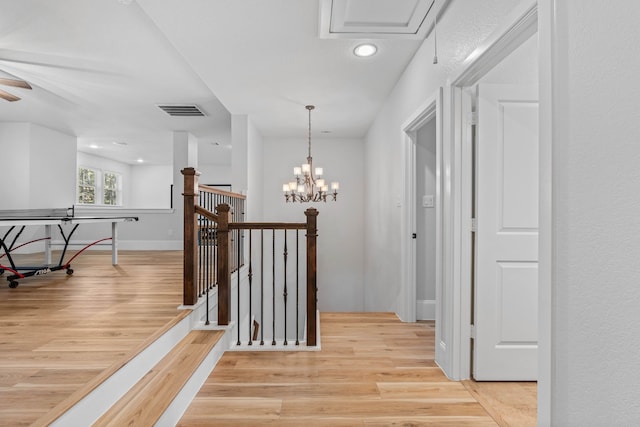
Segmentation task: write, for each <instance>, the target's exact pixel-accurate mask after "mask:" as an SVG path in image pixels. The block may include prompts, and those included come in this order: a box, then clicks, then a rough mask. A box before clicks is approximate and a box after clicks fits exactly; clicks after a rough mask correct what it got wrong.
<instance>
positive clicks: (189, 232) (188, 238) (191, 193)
mask: <svg viewBox="0 0 640 427" xmlns="http://www.w3.org/2000/svg"><path fill="white" fill-rule="evenodd" d="M181 172H182V175H184V193H182V195H183V196H184V253H183V263H184V264H183V273H182V274H183V286H184V291H183V298H182V303H183V304H184V305H194V304H195V303H196V302H198V290H197V289H196V287H197V286H198V217H197V215H196V204H198V199H197V197H199V191H198V176H199V175H200V172H198V171H196V170H195V169H194V168H184V169H182V171H181Z"/></svg>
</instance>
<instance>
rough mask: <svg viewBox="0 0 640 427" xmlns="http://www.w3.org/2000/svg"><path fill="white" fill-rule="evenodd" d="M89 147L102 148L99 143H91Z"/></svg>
mask: <svg viewBox="0 0 640 427" xmlns="http://www.w3.org/2000/svg"><path fill="white" fill-rule="evenodd" d="M89 148H93V149H94V150H95V149H96V148H100V147H99V146H98V145H97V144H91V145H89Z"/></svg>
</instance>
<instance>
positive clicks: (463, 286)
mask: <svg viewBox="0 0 640 427" xmlns="http://www.w3.org/2000/svg"><path fill="white" fill-rule="evenodd" d="M537 31H538V2H537V1H536V0H525V1H523V2H521V3H520V4H519V5H518V6H516V7H515V8H514V10H513V11H512V12H511V13H510V14H509V16H508V17H507V18H506V19H505V20H504V21H503V23H502V25H499V26H498V27H497V28H496V30H495V31H494V32H493V33H492V34H491V35H490V36H489V37H488V38H487V39H486V40H485V41H484V42H483V43H482V44H481V45H480V46H479V47H478V48H477V49H476V50H475V51H474V52H472V53H471V55H469V57H468V58H467V60H466V61H465V62H464V63H463V65H462V67H461V70H460V72H458V73H457V75H456V77H455V78H452V79H451V80H450V85H449V86H448V87H447V90H448V96H449V98H450V100H451V103H450V107H451V108H450V112H449V113H450V120H449V125H450V126H451V128H450V129H448V131H449V132H450V144H451V146H452V147H451V151H452V158H451V160H450V162H451V164H450V165H449V167H450V168H451V170H452V172H451V175H452V176H451V186H452V189H451V192H452V199H453V200H452V205H453V216H452V217H451V218H452V220H453V230H452V236H451V237H452V239H453V242H454V243H453V260H452V261H453V264H452V270H453V271H452V298H451V300H450V301H446V302H445V304H446V309H447V310H448V311H450V312H452V313H453V316H452V318H453V323H452V325H451V329H452V331H451V337H452V340H451V341H449V342H450V343H451V347H452V349H453V350H452V351H451V352H450V354H449V357H450V359H449V360H447V361H446V362H445V363H444V364H445V365H448V366H449V367H450V369H449V370H448V372H446V374H447V376H449V377H450V378H451V379H455V380H461V379H466V378H470V377H471V347H470V341H471V333H472V332H471V304H472V301H471V295H472V290H471V280H472V277H473V269H472V257H471V256H472V252H471V212H472V210H471V209H472V206H471V200H472V194H473V187H472V177H471V170H472V164H471V162H472V152H471V144H469V143H468V141H469V135H468V133H469V132H468V126H467V121H468V117H469V114H470V106H471V101H470V94H469V93H468V91H467V90H466V88H469V87H471V86H473V85H475V84H476V83H478V81H479V80H480V79H481V78H482V77H483V76H484V75H486V74H487V73H488V72H489V71H490V70H491V69H493V68H494V67H495V66H496V65H498V64H499V63H500V62H501V61H502V60H503V59H504V58H506V57H507V56H508V55H509V54H511V53H512V52H513V51H515V50H516V49H517V48H518V47H520V46H521V45H522V43H524V42H525V41H527V40H528V39H529V38H530V37H531V36H533V35H534V34H536V33H537ZM540 179H543V177H542V175H541V176H540ZM541 258H542V257H541ZM436 348H437V346H436Z"/></svg>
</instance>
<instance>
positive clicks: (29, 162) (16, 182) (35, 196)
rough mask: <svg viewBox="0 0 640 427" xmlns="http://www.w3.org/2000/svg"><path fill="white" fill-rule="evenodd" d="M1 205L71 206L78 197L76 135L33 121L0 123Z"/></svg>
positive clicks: (18, 207) (23, 206) (8, 207)
mask: <svg viewBox="0 0 640 427" xmlns="http://www.w3.org/2000/svg"><path fill="white" fill-rule="evenodd" d="M0 151H1V152H2V168H3V179H2V182H1V183H0V206H1V208H2V209H48V208H61V207H69V206H71V205H72V204H73V202H74V197H75V182H76V181H75V175H76V172H75V164H76V138H75V137H73V136H71V135H66V134H63V133H61V132H58V131H54V130H51V129H48V128H45V127H42V126H39V125H35V124H31V123H0Z"/></svg>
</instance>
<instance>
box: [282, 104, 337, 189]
mask: <svg viewBox="0 0 640 427" xmlns="http://www.w3.org/2000/svg"><path fill="white" fill-rule="evenodd" d="M305 108H306V109H307V110H308V111H309V155H308V156H307V163H304V164H302V166H296V167H294V168H293V175H294V176H295V181H291V182H289V183H288V184H283V185H282V191H283V192H284V197H285V199H286V201H287V202H326V201H327V196H331V199H330V200H333V201H336V200H337V198H338V190H339V189H340V184H339V183H337V182H332V183H331V192H329V186H328V185H327V184H326V182H325V180H324V178H321V177H322V173H323V170H322V168H315V169H314V168H313V159H312V158H311V110H313V109H314V108H316V107H315V106H313V105H307V106H306V107H305Z"/></svg>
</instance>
